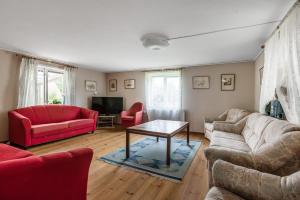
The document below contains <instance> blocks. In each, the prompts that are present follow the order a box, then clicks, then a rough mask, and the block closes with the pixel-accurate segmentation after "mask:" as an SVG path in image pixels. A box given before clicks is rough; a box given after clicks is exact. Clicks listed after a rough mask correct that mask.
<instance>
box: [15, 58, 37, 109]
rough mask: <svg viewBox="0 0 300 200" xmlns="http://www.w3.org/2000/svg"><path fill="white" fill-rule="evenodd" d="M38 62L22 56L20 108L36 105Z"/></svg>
mask: <svg viewBox="0 0 300 200" xmlns="http://www.w3.org/2000/svg"><path fill="white" fill-rule="evenodd" d="M36 82H37V62H36V61H35V60H34V59H31V58H22V61H21V65H20V76H19V95H18V108H20V107H26V106H32V105H36V101H37V98H36V97H37V95H36V93H37V91H36V87H35V85H36Z"/></svg>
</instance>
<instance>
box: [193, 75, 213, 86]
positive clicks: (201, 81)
mask: <svg viewBox="0 0 300 200" xmlns="http://www.w3.org/2000/svg"><path fill="white" fill-rule="evenodd" d="M192 82H193V89H209V88H210V77H209V76H193V78H192Z"/></svg>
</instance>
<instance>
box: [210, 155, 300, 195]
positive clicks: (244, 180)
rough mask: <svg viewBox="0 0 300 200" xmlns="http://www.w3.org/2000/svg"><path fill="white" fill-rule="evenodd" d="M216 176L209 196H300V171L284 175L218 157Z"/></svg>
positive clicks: (214, 174) (214, 167) (215, 169)
mask: <svg viewBox="0 0 300 200" xmlns="http://www.w3.org/2000/svg"><path fill="white" fill-rule="evenodd" d="M213 180H214V183H215V186H214V187H213V188H211V189H210V190H209V192H208V193H207V195H206V198H205V200H242V199H248V200H252V199H260V200H297V199H300V171H298V172H295V173H293V174H291V175H289V176H285V177H280V176H276V175H272V174H266V173H262V172H259V171H257V170H252V169H248V168H245V167H241V166H237V165H234V164H231V163H228V162H225V161H222V160H218V161H216V162H215V164H214V166H213Z"/></svg>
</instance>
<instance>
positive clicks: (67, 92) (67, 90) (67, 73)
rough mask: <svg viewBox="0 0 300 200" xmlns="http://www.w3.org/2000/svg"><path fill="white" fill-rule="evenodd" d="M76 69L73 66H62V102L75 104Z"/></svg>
mask: <svg viewBox="0 0 300 200" xmlns="http://www.w3.org/2000/svg"><path fill="white" fill-rule="evenodd" d="M75 78H76V69H75V68H73V67H65V68H64V84H63V85H64V104H67V105H75V104H76V92H75V91H76V88H75V80H76V79H75Z"/></svg>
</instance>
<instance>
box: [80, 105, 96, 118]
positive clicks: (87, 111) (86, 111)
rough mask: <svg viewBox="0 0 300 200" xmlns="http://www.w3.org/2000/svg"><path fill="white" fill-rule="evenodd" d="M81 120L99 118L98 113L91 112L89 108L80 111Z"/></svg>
mask: <svg viewBox="0 0 300 200" xmlns="http://www.w3.org/2000/svg"><path fill="white" fill-rule="evenodd" d="M80 113H81V118H83V119H96V120H97V117H98V112H97V111H94V110H90V109H87V108H81V109H80Z"/></svg>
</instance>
